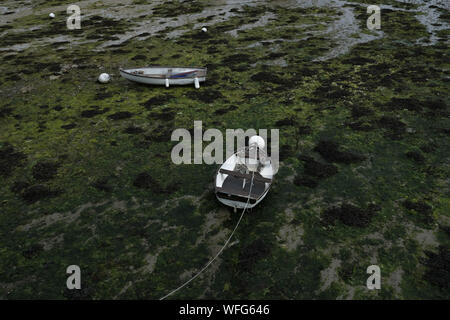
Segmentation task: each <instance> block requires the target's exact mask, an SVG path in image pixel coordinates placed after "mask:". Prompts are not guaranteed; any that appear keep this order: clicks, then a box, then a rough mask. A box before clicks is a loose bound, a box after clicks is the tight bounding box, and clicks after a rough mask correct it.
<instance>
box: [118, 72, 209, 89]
mask: <svg viewBox="0 0 450 320" xmlns="http://www.w3.org/2000/svg"><path fill="white" fill-rule="evenodd" d="M148 69H150V68H143V69H142V70H148ZM131 70H139V69H131ZM200 70H201V71H203V70H202V69H200ZM202 74H204V75H202V76H198V77H195V76H189V75H188V76H186V77H176V78H170V77H164V76H159V77H152V76H147V75H145V74H144V75H141V74H133V73H131V72H130V70H123V69H120V75H121V76H122V77H124V78H125V79H127V80H130V81H134V82H139V83H143V84H150V85H160V86H171V85H190V84H195V79H197V80H198V82H199V83H200V82H204V81H206V70H205V71H204V72H202Z"/></svg>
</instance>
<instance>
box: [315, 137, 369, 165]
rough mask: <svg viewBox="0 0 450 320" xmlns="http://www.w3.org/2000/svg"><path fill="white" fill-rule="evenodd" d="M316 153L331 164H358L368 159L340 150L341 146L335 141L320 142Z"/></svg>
mask: <svg viewBox="0 0 450 320" xmlns="http://www.w3.org/2000/svg"><path fill="white" fill-rule="evenodd" d="M314 151H317V152H318V153H320V155H321V156H322V157H323V158H324V159H325V160H327V161H329V162H338V163H346V164H349V163H356V162H360V161H363V160H365V159H366V157H365V156H363V155H361V154H358V153H355V152H350V151H342V150H339V145H338V144H337V143H336V142H333V141H327V140H322V141H319V143H318V144H317V146H316V147H315V148H314Z"/></svg>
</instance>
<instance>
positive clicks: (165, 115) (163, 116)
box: [148, 108, 176, 121]
mask: <svg viewBox="0 0 450 320" xmlns="http://www.w3.org/2000/svg"><path fill="white" fill-rule="evenodd" d="M175 114H176V113H175V111H174V110H172V109H170V108H164V109H163V110H161V112H158V113H157V112H152V113H150V114H149V116H148V118H149V119H158V120H162V121H171V120H173V119H175Z"/></svg>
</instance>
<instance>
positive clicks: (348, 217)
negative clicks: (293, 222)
mask: <svg viewBox="0 0 450 320" xmlns="http://www.w3.org/2000/svg"><path fill="white" fill-rule="evenodd" d="M379 210H380V208H379V207H378V206H376V205H369V207H368V208H367V209H362V208H359V207H357V206H355V205H353V204H351V203H344V204H342V205H338V206H332V207H330V208H328V209H326V210H325V211H324V212H323V213H322V215H321V219H322V223H323V224H325V225H335V224H336V221H340V222H342V223H343V224H345V225H347V226H350V227H360V228H364V227H367V226H368V225H369V224H370V221H371V220H372V217H373V216H374V214H375V213H376V212H377V211H379Z"/></svg>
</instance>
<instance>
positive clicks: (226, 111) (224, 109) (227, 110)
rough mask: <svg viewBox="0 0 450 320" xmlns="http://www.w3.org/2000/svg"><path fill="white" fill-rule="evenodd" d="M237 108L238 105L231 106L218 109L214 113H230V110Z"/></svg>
mask: <svg viewBox="0 0 450 320" xmlns="http://www.w3.org/2000/svg"><path fill="white" fill-rule="evenodd" d="M237 108H238V107H236V106H229V107H228V108H222V109H217V110H216V111H214V114H217V115H223V114H225V113H228V112H230V111H233V110H236V109H237Z"/></svg>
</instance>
